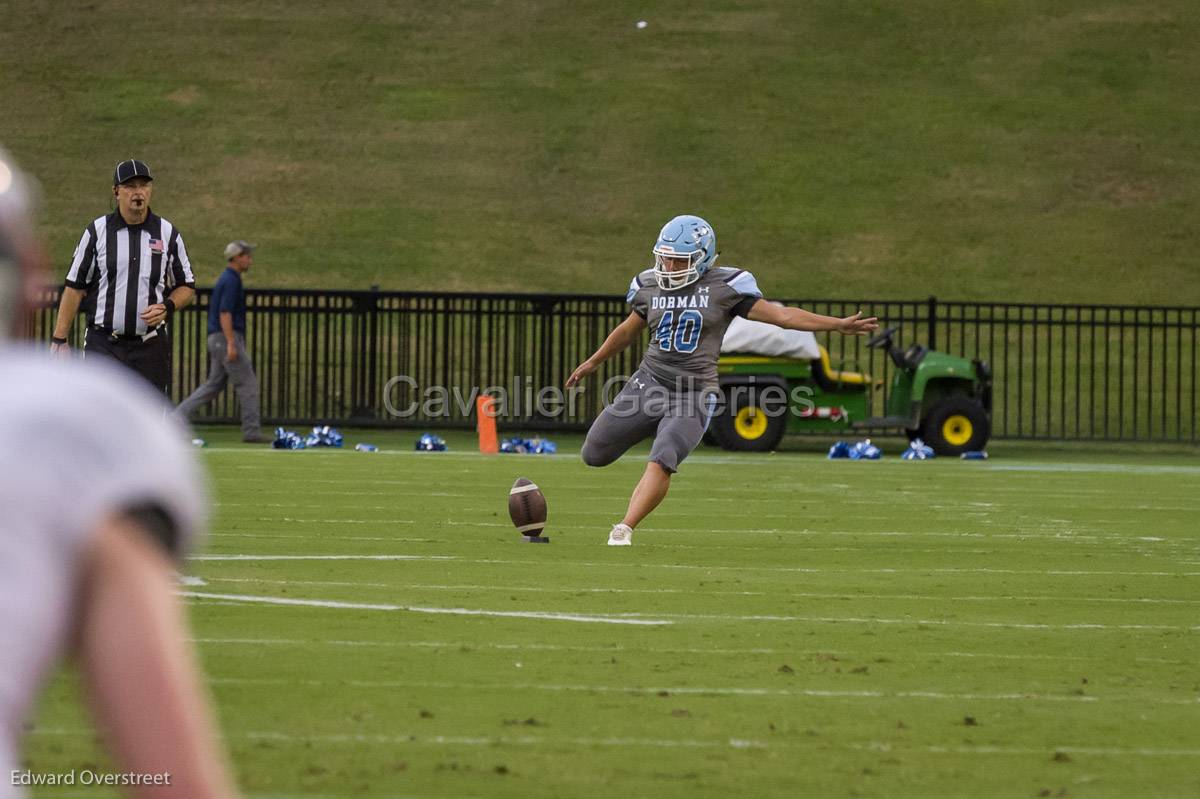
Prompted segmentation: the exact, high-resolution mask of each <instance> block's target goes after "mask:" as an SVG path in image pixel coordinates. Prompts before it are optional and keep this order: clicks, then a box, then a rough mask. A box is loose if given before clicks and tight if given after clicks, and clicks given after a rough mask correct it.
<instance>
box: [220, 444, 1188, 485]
mask: <svg viewBox="0 0 1200 799" xmlns="http://www.w3.org/2000/svg"><path fill="white" fill-rule="evenodd" d="M202 452H203V453H221V454H226V453H238V454H241V455H257V456H260V457H261V456H268V457H279V456H280V455H283V457H293V458H305V457H311V456H312V453H314V452H316V453H322V454H326V455H344V454H350V455H354V456H356V457H357V456H358V454H357V453H354V451H353V450H351V449H337V448H314V449H311V450H298V451H293V450H274V449H266V448H259V449H249V448H245V449H243V448H239V447H206V448H205V449H203V450H202ZM284 453H287V454H284ZM379 456H391V457H401V458H422V459H425V460H429V461H432V462H437V461H438V460H451V459H461V458H468V459H478V458H489V459H503V460H506V461H511V462H512V463H514V464H519V463H523V462H533V463H536V462H539V461H547V460H574V461H577V460H578V459H579V454H578V453H575V452H561V453H556V454H553V455H526V456H520V455H484V454H482V453H479V452H472V451H447V452H417V451H415V450H408V449H383V450H380V451H379V452H373V453H371V458H372V459H374V458H377V457H379ZM687 462H688V463H707V464H718V465H719V464H726V463H729V464H738V465H740V466H767V467H771V468H779V467H780V465H781V464H783V463H788V462H791V463H804V465H806V466H815V465H816V464H818V463H820V464H825V465H827V466H828V468H829V469H830V470H833V469H847V470H864V469H879V468H883V469H887V470H889V471H891V473H892V474H895V473H896V472H895V471H892V469H895V468H901V469H912V470H914V471H915V470H916V469H922V468H927V467H929V466H934V467H935V468H936V467H940V466H947V465H949V467H950V468H952V469H957V470H959V474H970V473H971V472H975V473H980V474H982V473H986V472H989V471H1017V472H1098V473H1112V474H1184V475H1197V476H1200V466H1155V465H1150V464H1129V463H1081V462H1066V463H1038V462H1030V461H1011V462H999V461H986V462H979V463H970V464H964V463H960V462H959V461H957V460H955V459H950V458H947V459H942V460H941V461H933V462H932V463H925V464H922V465H920V466H916V465H914V464H911V463H908V462H906V461H902V460H900V457H899V455H892V456H890V457H885V458H884V459H883V460H880V461H871V462H869V463H865V462H861V461H828V460H827V459H825V458H823V457H821V456H819V455H818V454H817V453H808V452H795V453H788V452H784V453H771V454H769V455H756V454H751V453H739V454H737V455H717V454H713V455H707V454H704V453H696V454H692V455H689V456H688V459H687ZM939 471H940V473H941V474H945V471H944V470H939ZM841 474H842V475H844V476H848V474H849V473H848V472H845V471H843V472H842V473H841ZM956 476H958V475H956ZM349 481H350V480H349V479H348V482H349Z"/></svg>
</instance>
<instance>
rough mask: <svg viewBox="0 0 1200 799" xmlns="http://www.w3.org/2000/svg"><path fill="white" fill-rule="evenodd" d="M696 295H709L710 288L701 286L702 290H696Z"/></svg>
mask: <svg viewBox="0 0 1200 799" xmlns="http://www.w3.org/2000/svg"><path fill="white" fill-rule="evenodd" d="M696 293H697V294H707V293H708V286H701V287H700V288H698V289H696Z"/></svg>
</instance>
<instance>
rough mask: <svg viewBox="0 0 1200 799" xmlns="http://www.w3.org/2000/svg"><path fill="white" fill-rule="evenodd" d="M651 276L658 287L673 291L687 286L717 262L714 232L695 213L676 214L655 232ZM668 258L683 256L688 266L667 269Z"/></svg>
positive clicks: (710, 226) (715, 235)
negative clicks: (652, 273)
mask: <svg viewBox="0 0 1200 799" xmlns="http://www.w3.org/2000/svg"><path fill="white" fill-rule="evenodd" d="M653 252H654V277H655V279H657V280H658V286H659V288H662V289H666V290H667V291H673V290H674V289H681V288H683V287H684V286H690V285H691V284H692V283H695V282H696V281H697V280H699V279H700V276H701V275H703V274H704V273H705V272H707V271H708V270H709V269H711V268H712V265H713V264H715V263H716V262H717V234H716V231H714V230H713V229H712V225H710V224H708V223H707V222H705V221H704V220H703V219H701V218H700V217H698V216H692V215H691V214H684V215H683V216H677V217H675V218H674V219H672V220H671V221H670V222H668V223H667V224H665V225H663V229H662V230H661V231H660V232H659V234H658V241H656V242H655V243H654V250H653ZM668 258H686V259H687V260H688V268H687V269H681V270H678V271H674V272H672V271H668V270H667V261H666V259H668Z"/></svg>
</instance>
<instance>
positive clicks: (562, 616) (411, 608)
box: [179, 591, 671, 626]
mask: <svg viewBox="0 0 1200 799" xmlns="http://www.w3.org/2000/svg"><path fill="white" fill-rule="evenodd" d="M179 595H180V596H184V597H189V598H192V599H205V600H208V599H216V600H225V601H228V602H246V603H253V604H259V605H293V606H297V605H298V606H303V607H315V608H337V609H341V610H384V611H404V612H406V613H431V614H439V615H448V616H497V617H504V618H516V619H542V620H549V621H574V622H583V623H591V624H632V625H641V626H661V625H664V624H671V622H670V621H666V620H663V619H649V618H638V619H626V618H620V617H613V616H589V615H586V614H580V613H550V612H541V611H525V610H479V609H475V608H430V607H420V606H416V605H391V604H374V603H367V602H339V601H335V600H324V599H290V598H284V597H264V596H249V595H245V594H214V593H209V592H207V591H180V592H179Z"/></svg>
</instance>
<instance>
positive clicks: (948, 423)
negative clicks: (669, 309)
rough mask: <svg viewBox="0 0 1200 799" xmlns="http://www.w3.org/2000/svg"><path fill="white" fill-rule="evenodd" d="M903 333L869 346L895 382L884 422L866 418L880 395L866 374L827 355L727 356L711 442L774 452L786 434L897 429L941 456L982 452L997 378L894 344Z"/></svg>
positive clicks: (982, 365)
mask: <svg viewBox="0 0 1200 799" xmlns="http://www.w3.org/2000/svg"><path fill="white" fill-rule="evenodd" d="M898 330H899V328H896V327H891V328H888V329H886V330H883V331H881V332H879V333H877V334H876V335H875V336H874V337H873V338H872V339H871V340H870V341H869V342H867V346H869V347H872V348H877V349H884V350H886V351H887V354H888V357H890V358H891V360H892V363H893V364H895V366H896V369H895V374H894V376H893V377H892V384H891V387H890V389H889V391H888V392H887V400H886V408H885V410H886V415H885V416H881V417H873V418H871V417H868V416H867V412H868V409H869V408H870V407H871V392H872V391H878V390H881V389H882V388H883V381H872V380H871V377H870V376H869V375H866V374H862V373H860V372H854V371H844V370H835V369H834V368H833V367H832V365H831V364H830V362H829V351H828V350H826V349H825V347H820V353H821V357H820V358H816V359H813V360H811V361H809V360H799V359H795V358H780V357H764V356H757V355H740V354H738V355H724V356H722V357H721V360H720V362H719V364H718V367H717V369H718V372H719V374H720V380H721V391H722V393H723V394H724V402H723V403H721V407H719V409H718V411H717V413H716V414H715V415H714V416H713V419H712V423H711V425H710V426H709V436H710V438H711V440H712V441H713V443H716V444H717V445H719V446H720V447H722V448H724V449H728V450H749V451H756V452H763V451H767V450H772V449H775V448H776V447H777V446H778V445H779V442H780V440H781V439H782V438H783V435H784V433H786V432H788V431H793V432H827V433H833V434H839V433H847V432H853V431H857V430H878V429H880V428H898V429H902V430H904V431H905V433H907V434H908V437H909V438H910V439H914V438H920V439H923V440H924V441H925V443H926V444H928V445H929V446H931V447H933V449H934V451H935V452H936V453H937V454H938V455H958V454H960V453H963V452H969V451H972V450H980V449H983V447H984V445H985V444H986V443H987V440H988V435H989V433H990V416H991V411H992V374H991V369H990V368H989V367H988V364H987V362H985V361H978V360H976V361H970V360H967V359H966V358H960V357H958V356H955V355H948V354H946V353H944V352H938V351H936V350H931V349H929V348H928V347H925V346H923V345H921V344H912V345H910V346H909V347H908V348H907V349H905V350H901V349H900V348H899V347H898V346H896V344H895V343H894V341H893V339H894V338H895V335H896V332H897V331H898Z"/></svg>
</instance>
